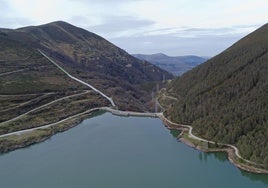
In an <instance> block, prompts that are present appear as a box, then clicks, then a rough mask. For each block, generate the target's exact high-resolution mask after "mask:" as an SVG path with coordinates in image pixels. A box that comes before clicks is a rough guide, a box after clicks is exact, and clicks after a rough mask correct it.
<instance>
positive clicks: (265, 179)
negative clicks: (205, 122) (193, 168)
mask: <svg viewBox="0 0 268 188" xmlns="http://www.w3.org/2000/svg"><path fill="white" fill-rule="evenodd" d="M180 133H181V131H178V130H170V134H171V135H172V136H173V137H175V138H177V137H178V135H179V134H180ZM210 157H213V158H215V159H217V160H218V161H220V162H222V163H224V162H228V161H229V160H228V154H227V153H225V152H209V153H205V152H202V151H199V152H198V159H199V161H201V162H202V163H204V164H207V163H208V162H209V158H210ZM239 170H240V169H239ZM240 172H241V175H242V176H244V177H247V178H249V179H250V180H252V181H256V182H262V183H264V184H265V185H268V175H267V174H255V173H250V172H247V171H244V170H240Z"/></svg>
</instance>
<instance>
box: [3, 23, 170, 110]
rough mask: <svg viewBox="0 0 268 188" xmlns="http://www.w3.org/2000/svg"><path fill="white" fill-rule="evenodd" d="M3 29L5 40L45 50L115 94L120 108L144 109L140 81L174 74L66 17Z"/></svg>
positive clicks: (73, 70) (76, 74)
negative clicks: (139, 57)
mask: <svg viewBox="0 0 268 188" xmlns="http://www.w3.org/2000/svg"><path fill="white" fill-rule="evenodd" d="M0 33H2V34H1V37H2V38H5V40H9V41H15V42H16V43H18V44H20V45H22V46H24V47H27V48H31V49H35V50H36V49H40V50H42V51H44V52H45V53H46V54H47V55H48V56H49V57H51V58H52V59H54V60H55V61H57V63H59V64H60V65H61V66H62V67H64V68H65V69H66V70H68V72H70V73H72V74H73V75H75V76H77V77H78V78H80V79H83V80H85V81H87V82H89V83H92V85H94V86H95V87H97V88H100V89H101V90H102V91H104V92H106V93H107V94H108V95H111V96H113V97H114V98H116V99H115V100H117V101H116V102H117V103H118V104H119V107H121V108H127V109H133V110H141V109H142V110H145V109H146V108H145V107H144V104H143V103H144V101H150V100H149V98H148V97H145V96H147V95H148V94H146V93H147V92H148V91H145V90H143V88H142V86H139V85H141V84H144V83H147V82H155V81H161V79H162V77H163V75H165V77H166V78H167V79H170V78H172V77H173V76H172V75H171V74H170V73H168V72H166V71H163V70H162V69H160V68H158V67H157V66H155V65H152V64H150V63H149V62H147V61H146V62H144V61H140V60H138V59H136V58H134V57H133V56H131V55H129V54H128V53H127V52H126V51H124V50H122V49H120V48H118V47H116V46H115V45H113V44H112V43H110V42H109V41H107V40H106V39H104V38H102V37H100V36H98V35H96V34H94V33H91V32H89V31H87V30H85V29H82V28H79V27H76V26H73V25H71V24H69V23H66V22H63V21H56V22H52V23H48V24H43V25H40V26H29V27H23V28H18V29H0ZM119 95H121V96H119ZM122 96H124V97H122ZM148 96H149V95H148ZM140 97H145V98H146V99H140ZM128 101H129V102H130V101H131V102H130V103H131V105H130V106H132V107H130V106H129V102H128ZM134 101H135V102H134ZM146 103H147V102H146ZM148 103H150V102H148ZM133 105H134V106H133Z"/></svg>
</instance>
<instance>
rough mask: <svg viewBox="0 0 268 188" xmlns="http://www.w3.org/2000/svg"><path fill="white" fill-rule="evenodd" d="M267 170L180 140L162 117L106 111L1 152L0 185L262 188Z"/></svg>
mask: <svg viewBox="0 0 268 188" xmlns="http://www.w3.org/2000/svg"><path fill="white" fill-rule="evenodd" d="M267 186H268V175H258V174H252V173H247V172H243V171H240V170H239V169H237V168H235V167H234V166H233V165H232V164H231V163H230V162H229V161H228V160H227V156H226V154H224V153H209V154H206V153H202V152H199V151H197V150H194V149H192V148H189V147H187V146H186V145H184V144H182V143H180V142H178V141H177V140H176V138H175V137H174V136H172V134H171V133H170V131H169V130H168V129H166V128H165V127H164V125H163V124H162V122H161V120H159V119H155V118H145V117H119V116H113V115H112V114H110V113H105V114H102V115H99V116H96V117H93V118H90V119H87V120H85V121H83V122H82V123H81V124H80V125H78V126H76V127H75V128H73V129H70V130H69V131H67V132H63V133H60V134H57V135H55V136H53V137H52V138H51V139H49V140H47V141H45V142H42V143H40V144H36V145H33V146H31V147H27V148H24V149H20V150H16V151H13V152H10V153H7V154H3V155H1V156H0V187H9V188H17V187H18V188H24V187H25V188H26V187H27V188H28V187H38V188H43V187H44V188H45V187H51V188H53V187H55V188H56V187H57V188H68V187H70V188H71V187H72V188H73V187H95V188H98V187H100V188H102V187H109V188H113V187H114V188H120V187H122V188H123V187H124V188H125V187H128V188H132V187H133V188H137V187H139V188H148V187H154V188H158V187H159V188H162V187H165V188H169V187H170V188H173V187H188V188H192V187H208V188H209V187H217V188H221V187H222V188H226V187H230V188H231V187H243V188H252V187H254V188H264V187H267Z"/></svg>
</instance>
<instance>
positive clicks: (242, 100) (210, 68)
mask: <svg viewBox="0 0 268 188" xmlns="http://www.w3.org/2000/svg"><path fill="white" fill-rule="evenodd" d="M264 31H265V32H264ZM267 35H268V25H266V26H264V27H263V28H261V29H259V30H257V31H256V32H254V33H253V34H251V35H249V36H247V37H246V38H245V39H242V40H241V41H239V42H238V43H236V44H235V45H234V46H232V47H231V48H229V49H227V50H226V51H225V52H223V53H222V54H220V55H218V56H216V57H214V58H213V59H211V60H209V61H208V62H207V63H204V64H202V65H201V66H199V67H197V68H195V69H193V70H192V71H190V72H188V73H186V74H184V75H183V76H182V77H180V78H178V79H177V80H175V81H173V83H172V84H171V85H170V88H169V90H168V91H169V92H170V93H171V94H172V95H174V96H176V97H177V98H178V102H177V103H176V104H173V106H172V107H171V108H170V109H169V110H168V111H167V113H168V115H169V116H170V117H171V118H172V120H173V121H176V122H179V123H186V124H191V125H192V126H193V127H194V132H195V133H196V134H198V135H199V136H202V137H204V138H207V139H211V140H214V141H217V142H223V143H229V144H234V145H236V146H237V147H238V148H239V149H240V152H241V155H242V156H243V157H245V158H247V159H250V160H253V161H255V162H258V163H263V164H266V165H268V157H267V156H268V37H267Z"/></svg>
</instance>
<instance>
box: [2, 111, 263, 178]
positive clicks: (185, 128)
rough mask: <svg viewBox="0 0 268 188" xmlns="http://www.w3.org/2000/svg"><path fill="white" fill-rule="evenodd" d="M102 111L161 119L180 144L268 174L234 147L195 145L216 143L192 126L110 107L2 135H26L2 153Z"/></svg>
mask: <svg viewBox="0 0 268 188" xmlns="http://www.w3.org/2000/svg"><path fill="white" fill-rule="evenodd" d="M101 111H104V112H109V113H112V114H113V115H117V116H126V115H125V113H127V116H143V117H153V118H159V119H160V120H161V121H162V123H163V124H164V126H165V127H166V128H167V129H169V130H180V131H182V132H181V134H180V135H179V136H178V140H179V141H180V142H182V143H184V144H186V145H187V146H189V147H192V148H194V149H197V150H199V151H202V152H226V153H227V154H228V160H229V161H230V162H231V163H232V164H233V165H234V166H236V167H237V168H239V169H242V170H244V171H248V172H251V173H257V174H268V170H267V169H263V168H258V167H256V166H251V165H258V164H256V163H254V162H252V161H249V160H246V159H243V158H242V157H241V156H240V155H239V151H238V149H237V148H236V147H235V146H233V145H230V144H221V143H218V145H220V146H221V147H222V148H216V147H214V148H204V147H202V146H200V145H198V144H195V143H194V141H197V142H199V143H202V142H203V143H207V144H215V143H214V142H213V141H209V140H205V139H202V138H199V137H197V136H195V135H193V134H192V129H193V128H192V126H190V125H181V124H177V123H174V122H172V121H170V120H169V119H167V118H166V117H165V116H164V114H163V113H142V112H129V111H121V110H114V109H112V108H109V107H99V108H93V109H90V110H87V111H85V112H82V113H79V114H77V115H75V116H73V117H68V118H66V119H65V120H64V121H60V122H56V123H52V124H49V125H46V126H42V127H36V128H33V129H29V130H23V131H18V132H13V133H11V134H8V135H1V136H0V144H2V143H3V141H8V138H9V137H12V136H13V137H14V136H17V137H20V136H21V135H24V134H25V135H26V139H24V140H23V141H24V142H22V143H11V144H10V143H8V145H9V147H7V148H4V149H3V148H0V153H1V154H4V153H7V152H10V151H14V150H16V149H20V148H24V147H27V146H30V145H33V144H36V143H41V142H43V141H45V140H47V139H49V138H50V137H52V136H53V135H55V134H57V133H60V132H64V131H67V130H68V129H70V128H73V127H75V126H77V125H79V123H81V122H82V121H83V120H85V119H88V118H90V117H91V116H94V113H97V112H101ZM115 111H116V112H121V113H122V114H123V115H120V113H118V114H117V113H113V112H115ZM132 114H133V115H132ZM35 131H36V132H37V131H47V132H45V134H43V135H41V136H37V137H30V136H29V137H30V138H31V139H29V138H28V139H27V134H28V133H33V132H35ZM186 134H187V135H188V136H189V138H188V139H186V138H184V137H183V136H184V135H186ZM12 139H13V138H10V140H12ZM12 144H13V145H12ZM239 160H240V161H239ZM242 161H244V163H242ZM245 162H246V163H249V164H251V165H249V164H246V163H245Z"/></svg>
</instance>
